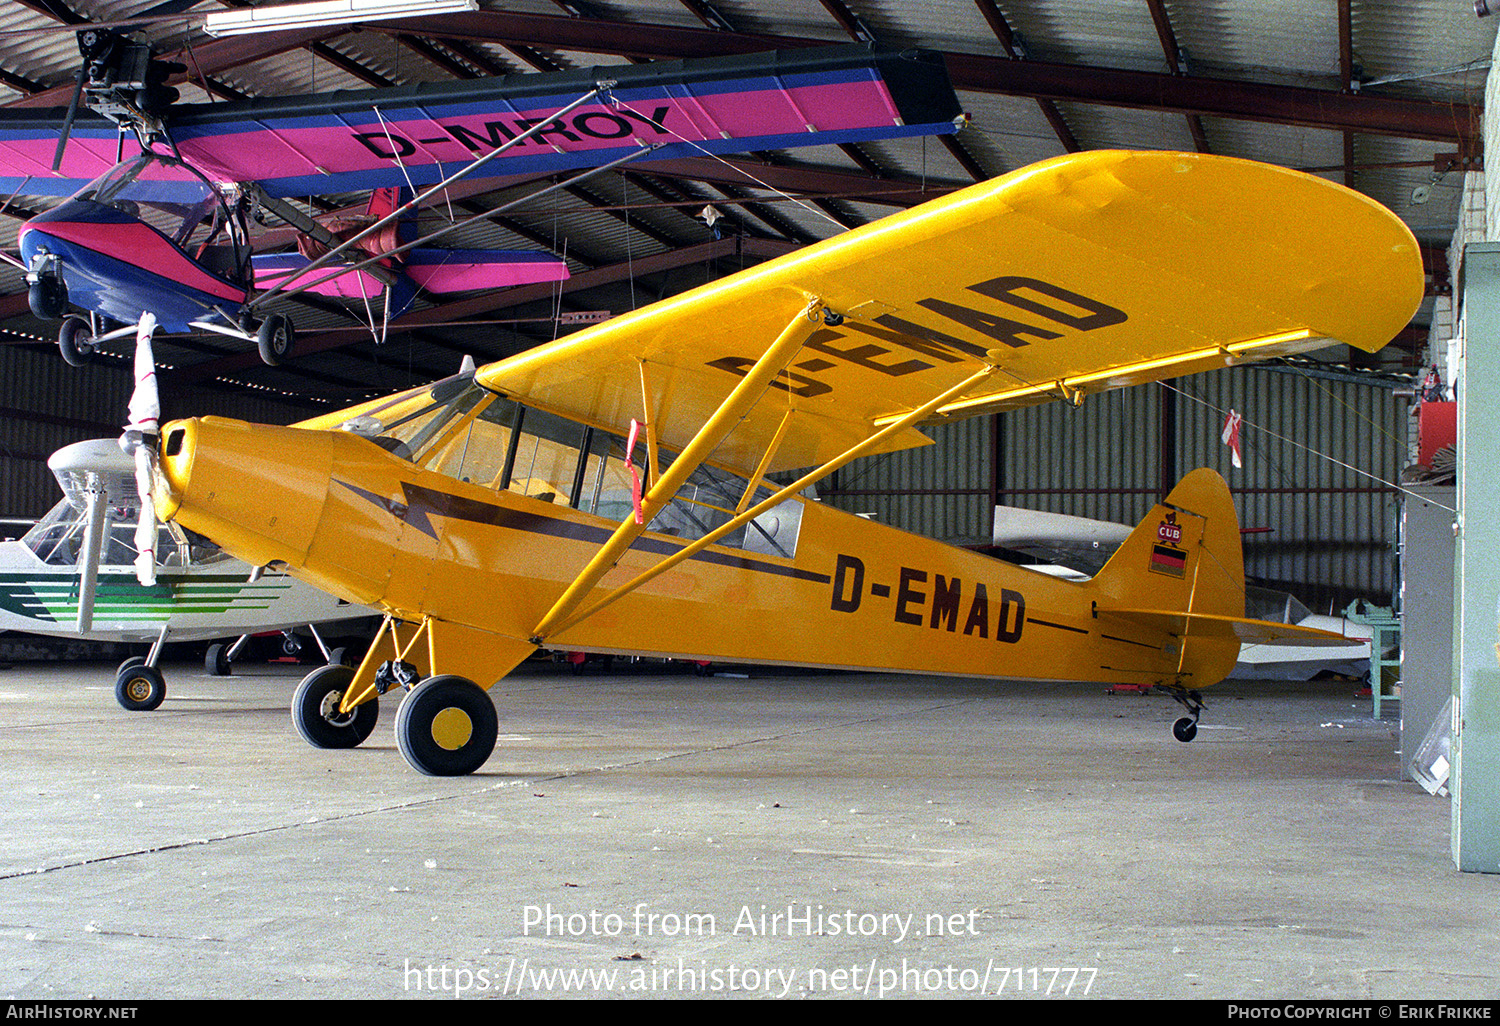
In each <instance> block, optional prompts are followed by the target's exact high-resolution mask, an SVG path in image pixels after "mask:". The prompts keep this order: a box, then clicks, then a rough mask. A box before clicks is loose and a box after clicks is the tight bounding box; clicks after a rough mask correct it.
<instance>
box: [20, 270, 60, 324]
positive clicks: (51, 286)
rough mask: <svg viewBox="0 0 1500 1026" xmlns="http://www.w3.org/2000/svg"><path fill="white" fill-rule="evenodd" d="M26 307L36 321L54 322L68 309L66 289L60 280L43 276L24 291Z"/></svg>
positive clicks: (51, 276) (50, 276) (48, 275)
mask: <svg viewBox="0 0 1500 1026" xmlns="http://www.w3.org/2000/svg"><path fill="white" fill-rule="evenodd" d="M26 305H27V306H29V307H31V312H32V313H33V314H35V315H36V316H37V319H38V320H43V321H55V320H57V319H58V318H59V317H61V316H62V315H63V314H64V313H65V312H66V311H67V309H68V287H67V286H66V285H64V284H63V282H62V279H61V278H58V277H55V276H53V275H50V274H47V275H43V276H42V277H40V278H38V279H37V280H36V281H34V282H32V283H31V287H30V288H28V289H27V290H26Z"/></svg>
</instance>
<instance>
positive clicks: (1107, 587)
mask: <svg viewBox="0 0 1500 1026" xmlns="http://www.w3.org/2000/svg"><path fill="white" fill-rule="evenodd" d="M1092 587H1093V588H1094V590H1095V592H1096V596H1097V597H1096V598H1095V604H1096V608H1097V609H1098V610H1099V611H1100V612H1101V613H1114V614H1117V615H1125V616H1127V617H1131V616H1132V614H1135V616H1134V618H1135V619H1138V620H1139V619H1142V618H1143V617H1150V618H1151V619H1153V620H1155V621H1157V622H1173V621H1174V620H1175V621H1176V622H1177V623H1179V624H1180V625H1181V626H1179V627H1177V628H1175V629H1173V630H1172V633H1174V634H1177V635H1178V636H1179V641H1178V644H1179V645H1181V646H1182V659H1181V666H1180V675H1181V676H1184V677H1190V678H1191V679H1192V680H1193V681H1195V682H1196V683H1195V686H1204V685H1206V684H1212V683H1215V682H1216V681H1218V680H1221V679H1222V678H1223V677H1224V676H1225V675H1226V674H1228V672H1229V671H1230V669H1232V668H1233V666H1234V660H1235V658H1236V656H1237V655H1238V654H1239V639H1238V638H1237V637H1236V636H1235V634H1234V632H1233V630H1232V628H1231V627H1230V626H1229V625H1228V624H1226V623H1211V622H1205V621H1201V620H1200V621H1196V622H1194V625H1193V626H1192V627H1191V628H1190V627H1189V622H1190V620H1189V618H1186V617H1179V618H1170V617H1169V618H1162V617H1160V615H1159V614H1162V613H1193V614H1198V615H1199V616H1206V617H1227V618H1235V619H1240V618H1243V617H1244V615H1245V562H1244V555H1243V552H1242V550H1241V547H1240V525H1239V518H1238V517H1237V516H1236V515H1235V511H1234V502H1233V500H1232V499H1231V498H1230V496H1229V487H1228V486H1227V485H1226V484H1225V483H1224V479H1223V478H1222V477H1220V476H1219V475H1218V474H1217V473H1215V472H1214V471H1212V470H1207V469H1204V470H1195V471H1193V472H1192V473H1190V474H1188V475H1187V476H1186V477H1184V478H1183V479H1182V480H1181V481H1179V482H1178V484H1177V487H1176V488H1173V489H1172V492H1171V494H1170V495H1168V496H1167V497H1166V498H1165V499H1163V500H1162V501H1161V502H1159V503H1157V504H1156V506H1155V508H1153V509H1152V510H1151V512H1150V513H1148V514H1147V515H1146V519H1144V520H1142V521H1141V523H1140V525H1139V526H1137V527H1136V529H1135V530H1134V531H1132V532H1131V533H1130V537H1128V538H1127V539H1125V542H1124V544H1122V545H1121V546H1120V548H1119V550H1118V551H1116V552H1115V554H1114V555H1113V556H1111V557H1110V560H1109V562H1108V563H1106V564H1104V569H1102V570H1100V571H1099V573H1098V574H1097V575H1096V576H1095V577H1094V579H1093V581H1092ZM1189 634H1191V635H1192V637H1191V638H1190V639H1189V638H1188V637H1187V636H1188V635H1189Z"/></svg>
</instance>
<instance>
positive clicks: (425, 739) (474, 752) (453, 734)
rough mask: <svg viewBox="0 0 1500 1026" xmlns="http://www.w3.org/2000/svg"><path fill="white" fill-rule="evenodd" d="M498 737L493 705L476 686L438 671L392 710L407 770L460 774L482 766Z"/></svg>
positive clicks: (498, 727) (487, 696)
mask: <svg viewBox="0 0 1500 1026" xmlns="http://www.w3.org/2000/svg"><path fill="white" fill-rule="evenodd" d="M499 736H500V717H499V716H498V715H497V714H496V712H495V703H494V702H492V701H490V696H489V695H488V694H487V693H486V692H485V690H484V689H483V688H481V687H480V686H479V685H478V684H475V683H474V682H473V681H471V680H468V679H467V678H464V677H456V676H453V675H451V674H439V675H438V676H436V677H429V678H428V679H427V680H424V681H423V682H422V683H420V684H418V685H417V687H416V689H415V690H414V691H412V693H411V694H409V695H407V696H406V701H404V702H402V703H401V708H400V710H399V711H398V712H397V713H396V745H397V747H399V748H400V749H401V754H402V755H404V756H405V757H406V761H407V762H409V763H411V766H412V768H413V769H415V770H417V771H419V772H421V773H425V774H427V775H428V776H430V777H461V776H464V775H465V774H468V773H473V772H474V771H475V770H477V769H478V768H479V767H481V766H483V765H484V764H485V762H486V760H488V759H489V757H490V755H491V754H492V753H493V752H494V750H495V741H496V739H498V738H499Z"/></svg>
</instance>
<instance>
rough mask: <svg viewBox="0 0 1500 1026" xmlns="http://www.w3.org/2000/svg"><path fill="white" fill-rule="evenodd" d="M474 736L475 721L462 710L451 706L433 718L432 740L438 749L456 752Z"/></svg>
mask: <svg viewBox="0 0 1500 1026" xmlns="http://www.w3.org/2000/svg"><path fill="white" fill-rule="evenodd" d="M473 736H474V721H473V720H471V719H469V714H468V713H466V712H464V711H463V710H462V709H456V708H454V707H452V706H449V707H448V708H447V709H444V710H443V711H442V712H440V713H438V714H437V715H436V716H434V717H433V718H432V739H433V740H434V741H436V742H437V744H438V747H440V748H443V749H446V750H447V751H450V752H456V751H458V750H459V749H460V748H462V747H463V746H464V745H466V744H468V743H469V738H471V737H473Z"/></svg>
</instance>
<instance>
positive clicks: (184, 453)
mask: <svg viewBox="0 0 1500 1026" xmlns="http://www.w3.org/2000/svg"><path fill="white" fill-rule="evenodd" d="M164 439H165V440H164V452H163V460H162V476H163V478H164V479H165V481H166V482H167V487H166V488H165V489H163V491H164V492H166V493H167V494H168V495H169V498H168V499H165V500H163V501H162V503H161V504H160V506H159V508H160V511H161V512H162V513H163V515H170V516H172V517H173V518H175V519H176V520H177V521H178V522H179V523H180V524H182V525H183V526H185V527H188V528H189V529H191V530H194V531H197V532H200V533H202V534H205V535H207V536H209V537H211V538H213V539H215V540H216V541H218V542H219V544H221V545H223V546H224V547H225V549H226V551H229V552H231V553H233V554H235V555H236V556H238V557H239V558H242V559H245V560H246V561H248V562H251V563H258V564H266V563H272V562H278V561H279V562H283V563H285V564H286V565H287V566H288V567H289V568H290V570H291V572H292V573H294V574H296V575H297V576H299V577H301V578H303V579H304V580H306V581H308V582H309V583H312V584H314V585H316V586H317V587H319V588H321V589H325V590H328V591H330V592H332V593H334V594H337V595H339V596H341V597H342V598H344V599H346V600H348V601H350V602H354V603H358V604H361V605H369V606H374V607H376V608H379V609H382V610H384V611H386V612H388V613H390V614H392V615H393V616H395V617H397V618H405V619H409V620H412V621H416V620H422V619H424V618H431V619H432V620H436V621H440V622H443V623H446V624H453V625H459V626H461V627H463V628H466V629H471V630H473V631H477V632H482V634H483V635H485V636H488V639H489V642H488V647H489V648H491V649H492V651H493V653H494V654H493V658H492V659H491V660H489V661H486V660H484V659H478V660H477V661H476V660H474V659H471V660H468V661H467V663H466V665H467V666H468V667H469V674H468V675H469V676H471V677H472V679H474V680H475V681H476V682H478V683H479V684H481V686H484V687H488V686H490V685H491V684H492V683H494V681H495V680H497V679H498V678H499V677H501V676H503V675H504V674H505V673H506V672H508V671H509V670H510V669H511V668H512V667H513V666H514V665H515V664H516V663H517V662H519V661H520V660H521V659H522V658H525V656H526V655H527V654H529V653H530V652H532V651H534V650H535V644H533V631H534V628H535V626H536V625H537V624H538V623H539V622H541V621H542V619H543V618H544V617H545V616H546V614H547V613H548V610H549V609H550V608H551V607H552V605H553V603H554V602H555V601H556V600H557V598H558V596H559V594H561V593H562V592H563V590H564V589H565V588H566V587H567V585H568V584H569V583H570V582H572V580H573V579H574V577H575V576H576V575H577V574H578V573H579V571H580V569H581V568H582V567H584V565H585V564H586V563H587V562H588V561H589V559H590V558H591V557H592V556H593V555H594V554H595V553H596V552H597V551H599V549H600V547H601V545H603V544H604V542H605V541H606V540H607V539H608V538H609V536H610V535H611V533H612V532H613V531H614V529H615V527H616V526H617V524H618V520H617V519H615V517H613V516H609V517H606V516H601V515H599V514H598V513H597V512H594V513H591V512H587V511H585V510H583V509H578V508H572V507H571V506H570V505H568V504H566V502H567V500H564V499H562V498H561V496H559V495H558V494H555V493H546V494H547V495H550V496H551V498H550V499H549V498H547V497H537V496H535V495H527V494H522V493H521V490H517V489H513V488H504V489H497V488H492V487H487V486H485V485H482V484H478V483H473V482H468V481H464V480H460V479H458V478H456V477H454V476H450V475H449V474H445V473H439V472H437V471H435V470H430V469H427V468H425V467H423V466H419V465H417V464H415V463H413V462H411V461H410V460H408V459H405V458H403V457H402V456H400V455H396V454H393V453H392V452H389V451H387V450H386V449H385V448H382V447H381V446H380V445H376V444H374V443H373V442H371V441H370V440H368V439H365V438H361V437H358V436H357V435H355V434H352V433H350V432H348V431H321V430H318V431H313V430H304V429H299V428H277V427H266V426H260V425H249V424H244V423H241V422H236V421H227V420H221V419H218V418H212V417H208V418H202V419H197V420H192V421H186V422H177V423H176V424H173V425H169V426H168V428H167V430H166V432H165V435H164ZM566 476H568V477H569V479H572V477H573V473H572V471H569V472H568V473H567V475H566ZM580 476H581V475H580ZM512 480H513V481H514V480H515V478H514V476H513V477H512ZM740 484H741V485H742V484H743V482H740ZM575 491H577V490H575ZM596 508H597V507H596ZM624 508H626V509H628V506H625V507H624ZM705 508H706V507H705ZM772 512H773V513H776V514H777V523H775V524H774V525H773V530H774V538H773V539H772V542H773V543H774V544H766V543H757V542H755V541H754V537H755V536H753V535H750V534H749V533H747V537H750V538H752V544H751V546H750V549H756V548H758V549H759V551H751V550H750V549H747V548H743V547H742V548H736V547H733V546H722V545H711V546H709V547H707V548H705V549H704V550H702V551H701V552H699V553H697V554H696V555H694V556H692V557H691V558H689V559H688V560H687V561H686V562H684V563H682V564H681V565H679V566H677V567H675V568H674V569H673V570H672V571H671V572H669V573H665V574H662V575H661V576H659V577H656V578H655V579H653V580H651V581H649V582H648V583H646V584H644V585H642V586H641V587H639V588H638V589H636V590H634V591H632V592H630V593H629V594H627V595H625V596H624V597H623V598H621V599H620V600H619V601H617V602H614V603H613V604H611V605H608V606H607V607H605V608H603V609H601V610H600V611H598V612H596V613H593V614H592V615H589V616H586V617H585V618H584V619H582V620H581V621H580V622H578V623H577V624H576V625H574V626H571V627H567V628H565V629H563V630H561V631H560V633H557V634H555V635H553V636H551V637H549V638H548V639H547V640H546V645H547V647H549V648H555V649H565V650H584V651H589V652H598V653H617V654H656V655H668V656H674V657H682V658H689V659H696V660H709V661H752V662H760V663H777V664H786V665H799V666H819V667H844V668H858V669H879V670H905V671H913V672H926V673H944V674H958V675H972V676H979V677H1010V678H1028V679H1051V680H1090V681H1102V682H1126V683H1152V682H1156V681H1168V680H1172V679H1173V677H1174V673H1177V672H1179V671H1180V670H1181V668H1182V667H1181V666H1180V663H1179V658H1178V657H1179V653H1178V651H1177V649H1176V647H1175V645H1174V643H1173V639H1172V638H1171V637H1170V636H1169V635H1168V634H1167V632H1166V631H1163V630H1153V629H1149V628H1145V627H1143V626H1141V625H1140V624H1133V623H1129V622H1126V621H1122V620H1118V619H1115V618H1111V617H1109V616H1107V615H1101V614H1100V613H1099V612H1098V605H1099V603H1100V600H1101V599H1104V600H1106V601H1107V600H1108V599H1109V598H1110V595H1109V594H1108V591H1107V589H1105V590H1101V587H1100V586H1098V585H1092V586H1091V585H1088V584H1080V583H1078V582H1073V581H1064V580H1057V579H1055V578H1052V577H1049V576H1047V575H1045V574H1039V573H1035V572H1031V571H1027V570H1025V569H1022V568H1020V567H1016V566H1013V565H1011V564H1007V563H1004V562H1001V561H998V560H995V559H992V558H989V557H986V556H983V555H981V554H978V553H974V552H970V551H968V550H964V549H960V548H956V547H953V546H950V545H945V544H943V543H940V542H937V541H934V540H932V539H928V538H923V537H920V536H917V535H912V534H908V533H906V532H903V531H899V530H896V529H894V528H891V527H888V526H886V525H883V524H879V523H874V522H871V521H868V520H865V519H862V518H860V517H857V516H853V515H851V514H848V513H844V512H842V511H839V510H836V509H833V508H830V507H828V506H826V505H823V504H821V503H818V502H813V501H808V500H806V499H802V498H800V497H798V498H794V499H792V500H789V501H788V502H787V503H783V504H782V505H781V506H778V507H776V508H775V510H773V511H772ZM761 519H762V520H764V519H765V518H764V517H763V518H761ZM765 523H766V524H770V523H771V522H770V521H765ZM683 544H684V541H683V535H682V534H681V533H679V532H676V531H675V530H670V529H669V530H668V531H667V532H663V531H648V532H647V533H645V534H644V535H642V537H640V538H639V539H638V540H637V541H636V543H635V544H634V545H633V546H632V547H631V548H630V549H629V551H628V552H627V553H626V554H625V556H624V557H622V558H621V559H620V560H619V562H618V564H617V565H616V566H615V567H614V568H613V569H611V570H610V572H609V573H608V574H607V575H606V576H605V577H604V578H603V580H602V581H601V582H600V584H599V591H600V592H601V593H602V592H606V591H608V590H609V589H610V588H612V587H614V586H616V585H618V584H620V583H623V582H625V581H628V580H630V579H631V578H633V577H635V576H636V575H637V574H638V573H640V572H642V571H645V570H647V569H648V568H649V567H650V566H652V565H653V564H655V563H656V562H658V561H659V560H661V559H662V558H664V557H666V556H669V555H671V554H672V553H674V552H677V551H678V550H679V549H681V548H682V547H683ZM778 545H779V546H780V547H781V550H782V551H781V552H780V553H778V552H777V551H776V549H777V546H778ZM1236 647H1237V646H1236ZM1225 656H1227V662H1225V661H1224V658H1223V657H1225ZM1211 663H1212V667H1217V668H1218V669H1219V670H1223V671H1227V669H1228V667H1229V666H1230V665H1232V664H1233V651H1226V652H1223V653H1221V654H1220V656H1219V657H1216V658H1215V659H1214V660H1212V661H1211ZM1212 667H1210V666H1208V665H1205V666H1203V667H1202V668H1201V669H1200V681H1202V682H1204V683H1213V682H1214V680H1217V679H1219V677H1221V676H1222V673H1219V674H1218V676H1215V677H1214V678H1213V680H1207V679H1206V677H1207V676H1209V675H1211V674H1212V673H1213V672H1217V671H1216V670H1214V669H1213V668H1212ZM437 669H438V668H436V667H435V668H434V672H436V670H437Z"/></svg>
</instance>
